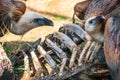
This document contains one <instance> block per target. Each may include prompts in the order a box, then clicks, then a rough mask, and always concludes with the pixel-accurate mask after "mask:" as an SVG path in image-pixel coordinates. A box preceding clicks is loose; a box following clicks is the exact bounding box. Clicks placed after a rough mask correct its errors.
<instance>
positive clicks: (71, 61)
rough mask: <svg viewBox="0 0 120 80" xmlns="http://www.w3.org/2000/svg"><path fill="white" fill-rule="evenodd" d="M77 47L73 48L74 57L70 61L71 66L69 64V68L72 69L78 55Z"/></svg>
mask: <svg viewBox="0 0 120 80" xmlns="http://www.w3.org/2000/svg"><path fill="white" fill-rule="evenodd" d="M77 51H78V50H77V47H74V48H73V51H72V55H71V59H70V64H69V67H70V68H72V67H73V64H74V61H75V57H76V54H77Z"/></svg>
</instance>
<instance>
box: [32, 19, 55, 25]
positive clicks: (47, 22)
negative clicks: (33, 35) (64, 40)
mask: <svg viewBox="0 0 120 80" xmlns="http://www.w3.org/2000/svg"><path fill="white" fill-rule="evenodd" d="M34 22H35V23H36V24H37V25H39V26H54V23H53V21H52V20H50V19H48V18H35V19H34Z"/></svg>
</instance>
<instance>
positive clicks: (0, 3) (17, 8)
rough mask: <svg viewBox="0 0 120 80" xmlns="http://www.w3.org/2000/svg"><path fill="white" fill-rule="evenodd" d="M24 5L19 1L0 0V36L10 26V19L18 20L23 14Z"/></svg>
mask: <svg viewBox="0 0 120 80" xmlns="http://www.w3.org/2000/svg"><path fill="white" fill-rule="evenodd" d="M25 10H26V5H25V4H24V3H23V2H20V1H14V0H0V36H3V35H4V34H5V33H6V32H7V29H9V28H10V25H11V23H12V20H15V21H17V20H19V18H20V17H21V16H22V15H23V14H24V12H25Z"/></svg>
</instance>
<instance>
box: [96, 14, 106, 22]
mask: <svg viewBox="0 0 120 80" xmlns="http://www.w3.org/2000/svg"><path fill="white" fill-rule="evenodd" d="M96 19H97V20H98V21H99V22H104V21H105V17H104V16H103V15H100V16H97V17H96Z"/></svg>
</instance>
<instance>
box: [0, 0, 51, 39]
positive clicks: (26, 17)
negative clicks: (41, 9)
mask: <svg viewBox="0 0 120 80" xmlns="http://www.w3.org/2000/svg"><path fill="white" fill-rule="evenodd" d="M25 11H26V5H25V4H24V3H23V2H22V1H19V0H0V37H2V36H4V34H6V32H8V31H10V32H11V33H13V34H16V35H23V34H25V33H26V32H28V31H29V30H31V29H33V28H36V27H39V26H53V22H52V21H51V20H50V19H48V18H46V17H44V16H42V15H40V14H39V13H37V12H28V13H25Z"/></svg>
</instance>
